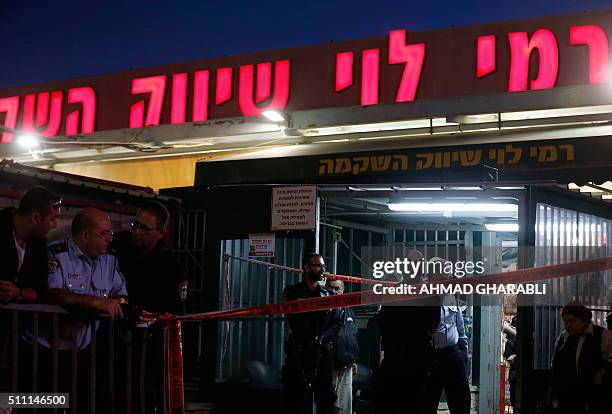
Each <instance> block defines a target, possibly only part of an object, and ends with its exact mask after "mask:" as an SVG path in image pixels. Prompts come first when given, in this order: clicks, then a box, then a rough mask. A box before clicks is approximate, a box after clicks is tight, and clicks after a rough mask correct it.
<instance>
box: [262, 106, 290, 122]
mask: <svg viewBox="0 0 612 414" xmlns="http://www.w3.org/2000/svg"><path fill="white" fill-rule="evenodd" d="M261 114H262V115H263V116H265V117H266V118H268V119H269V120H270V121H272V122H283V121H284V120H285V117H284V116H282V115H281V113H280V112H278V111H275V110H273V109H270V110H268V111H263V112H262V113H261Z"/></svg>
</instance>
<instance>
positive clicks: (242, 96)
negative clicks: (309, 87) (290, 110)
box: [238, 60, 291, 116]
mask: <svg viewBox="0 0 612 414" xmlns="http://www.w3.org/2000/svg"><path fill="white" fill-rule="evenodd" d="M254 70H255V68H254V66H253V65H243V66H241V67H240V86H239V96H238V103H239V105H240V110H241V111H242V114H243V115H244V116H255V115H259V114H260V113H262V112H263V111H264V110H266V109H284V108H285V105H287V99H289V80H290V75H291V74H290V71H291V64H290V62H289V60H279V61H276V63H275V64H274V96H273V97H272V102H270V104H269V105H267V107H265V108H262V107H259V106H257V105H256V104H255V102H253V81H254V76H253V72H254ZM270 76H271V74H270Z"/></svg>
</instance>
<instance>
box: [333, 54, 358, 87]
mask: <svg viewBox="0 0 612 414" xmlns="http://www.w3.org/2000/svg"><path fill="white" fill-rule="evenodd" d="M353 56H354V54H353V52H341V53H337V54H336V92H340V91H341V90H343V89H346V88H348V87H349V86H351V85H352V84H353Z"/></svg>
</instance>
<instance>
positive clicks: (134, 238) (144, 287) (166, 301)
mask: <svg viewBox="0 0 612 414" xmlns="http://www.w3.org/2000/svg"><path fill="white" fill-rule="evenodd" d="M169 221H170V214H169V212H168V209H167V208H166V207H165V206H164V205H163V204H162V203H160V202H158V201H153V200H151V201H147V202H145V203H144V204H142V205H141V206H140V207H139V208H138V210H137V211H136V216H135V217H134V219H133V220H132V223H131V224H132V226H131V229H130V230H125V231H121V232H119V233H118V234H115V237H114V238H113V241H112V243H111V245H110V247H109V251H110V252H111V253H112V254H114V255H115V256H117V258H118V260H119V269H120V270H121V273H122V274H123V276H124V277H125V281H126V286H127V291H128V296H129V298H130V305H131V306H133V307H136V308H138V309H142V310H145V311H148V312H151V313H158V314H161V313H172V314H175V315H182V314H183V313H184V312H185V302H186V300H187V277H186V276H187V274H186V272H185V270H184V267H183V266H182V265H181V264H180V263H179V262H178V260H177V259H176V257H175V255H174V254H173V253H172V252H170V251H169V250H168V249H166V247H165V245H164V237H165V235H166V232H167V230H168V224H169ZM133 335H134V338H133V341H132V344H130V345H129V346H130V347H131V350H132V362H133V366H132V369H133V373H134V374H133V375H132V380H133V384H132V391H133V396H132V401H133V404H134V405H133V411H134V412H140V408H141V407H144V408H145V410H146V412H153V411H155V410H156V409H157V410H161V409H162V403H163V399H162V397H163V384H162V379H163V371H162V366H161V359H160V358H161V356H162V355H163V351H164V350H163V336H162V331H161V329H160V328H159V327H158V326H155V325H154V326H153V327H152V328H144V329H140V328H138V329H134V330H133ZM125 357H126V356H125V355H123V354H122V353H121V351H118V356H117V358H118V359H119V360H120V361H121V363H124V361H123V359H124V358H125ZM125 363H126V364H127V362H125ZM141 385H144V387H145V392H144V393H141V392H140V390H141ZM119 388H120V387H119ZM124 391H125V390H121V391H119V393H120V394H119V398H122V397H123V395H121V392H124Z"/></svg>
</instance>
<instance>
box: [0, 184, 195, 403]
mask: <svg viewBox="0 0 612 414" xmlns="http://www.w3.org/2000/svg"><path fill="white" fill-rule="evenodd" d="M61 208H62V199H61V198H60V197H59V196H58V195H57V194H55V193H54V192H53V191H51V190H49V189H47V188H45V187H41V186H37V187H33V188H31V189H29V190H28V191H26V192H25V193H24V194H23V195H22V197H21V199H20V201H19V205H18V207H17V208H15V207H8V208H5V209H3V210H2V211H0V251H1V252H2V258H3V260H2V269H1V270H0V304H9V303H24V304H31V303H47V304H52V305H59V306H61V307H63V308H65V309H68V310H70V314H69V315H68V316H66V317H62V318H61V320H60V326H59V330H58V332H55V333H52V332H50V331H46V330H45V329H43V328H42V327H41V330H40V332H39V333H37V334H36V335H34V334H33V332H32V329H29V328H28V329H25V330H24V331H23V332H22V335H21V337H20V338H19V339H20V341H21V342H20V347H19V353H18V360H19V367H20V368H19V391H22V392H26V391H31V390H32V378H31V376H30V373H32V367H31V364H32V359H31V356H32V355H33V353H32V348H33V347H34V346H36V348H37V351H38V373H37V376H38V382H39V384H38V386H37V390H38V391H39V392H40V391H51V389H52V388H51V387H52V384H51V381H52V378H53V372H52V365H51V364H52V362H51V361H52V352H53V350H57V351H58V360H59V366H60V367H62V369H60V370H59V373H57V374H58V375H59V378H58V384H57V385H58V386H59V390H60V391H64V392H70V391H71V390H72V389H73V388H71V386H72V385H73V384H74V382H75V381H76V384H77V386H78V387H79V390H80V392H78V396H79V398H78V406H79V412H88V411H89V407H91V406H92V405H93V404H96V406H99V407H105V406H107V405H108V403H109V400H108V395H109V393H110V392H111V391H110V390H108V389H107V387H106V385H107V384H108V383H109V381H108V377H105V376H104V375H107V373H108V370H107V369H105V367H107V366H108V362H109V360H108V359H107V358H108V357H109V356H108V354H107V353H106V351H107V350H108V348H106V347H102V346H100V347H98V348H97V352H96V353H90V352H89V351H90V347H91V346H92V338H93V337H94V335H96V334H99V333H100V332H99V331H101V330H100V329H99V328H100V325H101V322H100V320H101V318H100V316H101V315H106V316H107V317H108V318H110V319H112V320H115V321H117V320H121V319H123V318H124V316H125V315H126V313H127V312H129V310H130V309H135V308H137V309H138V310H139V311H144V312H147V311H148V312H152V313H163V312H171V313H174V314H180V313H182V312H184V306H185V301H186V295H187V278H186V274H185V272H184V271H183V268H182V266H180V265H179V264H178V262H177V261H176V259H175V257H174V256H173V255H172V254H171V253H170V252H169V251H168V250H167V249H166V248H165V247H164V242H163V238H164V236H165V234H166V231H167V228H168V222H169V212H168V210H167V208H166V207H165V206H164V205H163V204H162V203H160V202H158V201H153V200H151V201H146V202H144V203H143V204H142V205H141V206H140V207H139V208H138V209H137V211H136V214H135V217H134V219H133V221H132V222H131V228H130V229H128V230H125V231H122V232H119V233H117V234H114V233H113V225H112V222H111V218H110V217H109V215H108V214H107V213H105V212H103V211H101V210H99V209H96V208H93V207H86V208H83V209H81V210H80V211H79V212H78V213H77V214H76V215H75V216H74V218H73V219H72V223H71V228H70V235H69V236H68V237H67V238H66V239H64V240H57V241H54V242H52V243H47V241H46V239H45V237H46V236H47V234H48V233H49V232H50V231H51V230H53V229H55V228H56V227H57V225H58V218H59V217H60V214H61ZM6 322H8V321H6ZM0 326H2V328H0V330H1V331H0V343H2V345H4V344H6V342H7V340H8V338H9V334H10V332H9V329H10V323H4V322H3V323H2V324H0ZM155 332H156V331H155V330H154V331H153V336H155ZM138 335H140V336H141V337H143V338H144V337H145V336H146V338H147V339H148V338H150V337H151V335H150V334H149V333H146V334H145V333H143V332H141V333H139V332H138V330H137V329H135V332H134V337H135V338H136V337H137V336H138ZM141 339H142V338H141ZM97 340H98V341H99V340H100V337H98V338H97ZM34 341H36V344H35V343H34ZM157 342H160V341H155V340H152V341H151V340H148V341H137V340H134V341H133V344H138V345H139V346H134V347H133V349H132V361H133V362H134V364H136V363H140V359H141V358H140V357H141V356H142V358H143V359H144V361H145V365H144V366H145V367H146V368H147V370H145V371H142V370H140V369H133V372H134V375H133V376H132V377H133V378H132V380H133V381H134V386H132V387H131V388H132V389H133V390H134V391H138V390H139V387H137V386H136V384H137V383H138V382H139V381H141V380H143V381H144V378H139V374H142V375H144V376H145V378H147V381H148V385H149V386H148V387H147V390H148V391H147V393H149V395H148V396H147V398H145V396H143V395H138V393H137V392H135V393H134V395H132V399H133V400H134V405H133V407H134V409H133V412H140V410H139V409H138V404H139V402H144V401H146V404H148V405H151V407H148V408H147V412H153V410H154V407H155V406H156V404H158V399H159V397H160V395H162V394H163V393H162V392H161V390H160V389H159V386H158V382H159V381H158V380H151V379H154V378H157V379H159V378H161V374H160V372H161V371H160V372H157V371H156V367H158V366H159V365H160V364H159V363H155V361H154V360H153V357H152V356H154V355H155V352H151V351H149V352H148V353H147V351H146V347H147V346H148V345H149V344H150V345H149V346H152V347H155V346H158V345H157ZM159 346H161V345H159ZM74 347H75V348H76V349H77V350H78V353H77V364H76V366H77V367H78V368H76V373H77V377H76V378H75V377H74V373H73V372H72V371H73V370H75V368H74V367H73V369H72V370H71V369H66V367H69V366H71V361H72V358H73V357H72V354H71V350H72V349H73V348H74ZM3 349H6V347H4V346H3ZM92 355H95V360H92V359H93V358H94V357H93V356H92ZM114 357H115V358H116V359H117V360H121V358H124V359H125V355H124V354H122V353H121V351H120V350H117V354H116V355H114ZM10 358H12V356H9V359H10ZM157 360H158V361H159V358H157ZM92 363H95V364H96V365H98V366H99V367H100V368H99V369H97V370H95V372H96V376H95V377H93V374H92V372H94V371H92V369H91V368H92V366H91V364H92ZM134 368H136V366H135V367H134ZM124 369H126V368H125V366H124ZM158 369H159V370H161V368H158ZM92 377H93V378H92ZM118 377H119V376H118ZM91 379H95V380H96V381H97V382H96V384H97V386H96V397H97V398H96V400H97V401H96V402H92V401H90V393H89V390H90V388H89V384H90V383H89V381H90V380H91ZM116 381H118V382H119V383H121V380H116ZM124 381H125V380H124ZM122 385H125V383H124V384H122ZM118 388H119V389H121V387H118ZM123 388H127V387H123ZM123 397H125V396H123ZM119 411H120V412H122V411H124V409H122V410H119Z"/></svg>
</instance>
